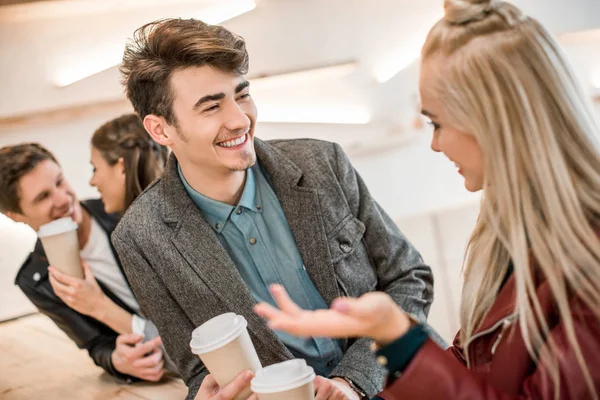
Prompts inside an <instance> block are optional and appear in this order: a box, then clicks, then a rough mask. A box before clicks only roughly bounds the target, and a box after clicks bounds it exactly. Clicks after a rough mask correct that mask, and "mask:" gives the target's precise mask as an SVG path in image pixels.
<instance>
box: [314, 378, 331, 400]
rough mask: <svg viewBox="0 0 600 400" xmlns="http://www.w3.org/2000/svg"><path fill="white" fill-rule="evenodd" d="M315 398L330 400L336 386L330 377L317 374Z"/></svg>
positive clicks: (316, 399)
mask: <svg viewBox="0 0 600 400" xmlns="http://www.w3.org/2000/svg"><path fill="white" fill-rule="evenodd" d="M314 386H315V400H328V399H329V398H330V397H331V396H332V395H333V393H334V391H335V387H334V386H333V383H332V382H330V381H329V380H328V379H325V378H323V377H320V376H317V377H316V378H315V380H314Z"/></svg>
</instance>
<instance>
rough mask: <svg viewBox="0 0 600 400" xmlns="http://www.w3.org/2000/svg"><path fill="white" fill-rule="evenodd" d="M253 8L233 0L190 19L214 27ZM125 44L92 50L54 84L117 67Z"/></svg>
mask: <svg viewBox="0 0 600 400" xmlns="http://www.w3.org/2000/svg"><path fill="white" fill-rule="evenodd" d="M255 8H256V2H255V1H254V0H235V1H229V2H227V3H226V4H223V3H221V5H220V6H217V7H212V8H207V9H205V10H202V11H199V12H198V13H195V14H193V15H191V16H190V17H191V18H198V19H202V21H204V22H206V23H208V24H212V25H214V24H220V23H222V22H224V21H227V20H229V19H232V18H234V17H237V16H239V15H242V14H245V13H247V12H250V11H252V10H254V9H255ZM125 42H126V38H122V40H117V41H116V42H112V43H107V44H105V46H103V47H102V48H96V49H94V51H93V52H91V54H89V55H87V56H85V57H83V58H81V59H79V60H78V61H79V63H78V64H76V65H73V66H69V67H66V68H64V69H61V70H59V71H58V72H57V73H56V77H55V79H54V83H55V84H56V85H57V86H59V87H65V86H68V85H71V84H73V83H75V82H78V81H80V80H82V79H85V78H88V77H90V76H92V75H95V74H97V73H99V72H102V71H105V70H107V69H109V68H112V67H114V66H117V65H119V64H120V63H121V61H122V58H123V48H124V45H125Z"/></svg>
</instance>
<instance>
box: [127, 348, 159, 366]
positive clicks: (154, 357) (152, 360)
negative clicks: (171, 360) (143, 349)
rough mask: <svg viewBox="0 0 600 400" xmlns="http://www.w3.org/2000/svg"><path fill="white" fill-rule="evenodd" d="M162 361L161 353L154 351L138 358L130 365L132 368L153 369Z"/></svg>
mask: <svg viewBox="0 0 600 400" xmlns="http://www.w3.org/2000/svg"><path fill="white" fill-rule="evenodd" d="M161 361H163V352H162V350H161V349H160V348H158V349H156V351H154V352H153V353H152V354H151V355H149V356H146V357H142V358H139V359H137V360H135V361H134V362H132V363H131V365H132V366H133V367H134V368H154V367H156V366H157V365H158V364H160V363H161Z"/></svg>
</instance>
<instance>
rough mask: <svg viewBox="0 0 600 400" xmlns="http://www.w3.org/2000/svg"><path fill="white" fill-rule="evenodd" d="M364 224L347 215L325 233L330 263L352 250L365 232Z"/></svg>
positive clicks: (358, 243)
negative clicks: (331, 229) (327, 233)
mask: <svg viewBox="0 0 600 400" xmlns="http://www.w3.org/2000/svg"><path fill="white" fill-rule="evenodd" d="M365 229H366V228H365V225H364V224H363V223H362V222H361V221H360V220H358V219H356V218H354V216H352V215H349V216H347V217H346V218H344V219H343V220H342V222H340V223H339V224H338V225H337V226H336V227H335V229H334V230H333V231H332V232H331V233H330V234H329V235H327V243H328V244H329V251H330V253H331V261H332V263H334V264H335V263H336V262H338V261H340V260H342V259H344V258H346V257H348V256H349V255H350V254H352V253H353V252H354V250H355V249H356V247H357V246H358V245H360V241H361V240H362V237H363V235H364V234H365Z"/></svg>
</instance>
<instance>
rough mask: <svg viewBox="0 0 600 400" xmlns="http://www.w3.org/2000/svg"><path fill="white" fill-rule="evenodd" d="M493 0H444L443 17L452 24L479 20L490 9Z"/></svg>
mask: <svg viewBox="0 0 600 400" xmlns="http://www.w3.org/2000/svg"><path fill="white" fill-rule="evenodd" d="M493 5H494V0H444V11H445V13H446V15H445V17H444V19H445V20H446V22H448V23H450V24H453V25H461V24H467V23H469V22H473V21H479V20H482V19H483V18H485V17H486V15H487V14H488V13H489V12H490V11H491V10H492V8H493Z"/></svg>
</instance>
